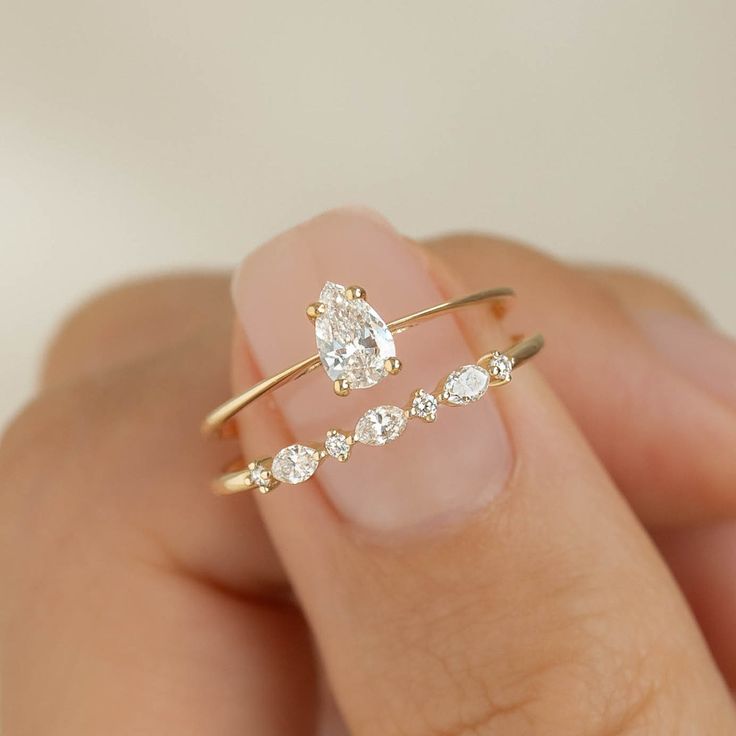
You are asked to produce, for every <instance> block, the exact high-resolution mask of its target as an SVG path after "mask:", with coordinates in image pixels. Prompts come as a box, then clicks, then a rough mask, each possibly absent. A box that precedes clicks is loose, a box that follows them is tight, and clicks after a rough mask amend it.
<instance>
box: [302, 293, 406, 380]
mask: <svg viewBox="0 0 736 736" xmlns="http://www.w3.org/2000/svg"><path fill="white" fill-rule="evenodd" d="M319 301H320V302H321V303H322V304H324V306H325V311H324V313H323V314H321V315H320V316H319V317H317V319H316V320H315V323H314V332H315V336H316V338H317V351H318V352H319V357H320V360H321V361H322V365H323V366H324V369H325V371H326V372H327V375H328V376H329V377H330V378H331V379H332V380H333V381H336V380H338V379H340V378H344V379H345V380H346V381H347V382H348V385H349V386H350V388H369V387H370V386H375V385H376V384H377V383H378V382H379V381H380V380H381V379H382V378H384V377H385V376H386V367H385V362H386V359H387V358H392V357H394V356H395V355H396V349H395V346H394V338H393V335H392V334H391V330H389V328H388V326H387V325H386V323H385V322H384V321H383V319H382V318H381V316H380V315H379V314H378V312H376V310H375V309H373V307H371V305H370V304H368V302H367V301H366V300H365V299H348V298H347V296H346V293H345V287H344V286H342V285H340V284H334V283H332V282H331V281H328V282H327V283H326V284H325V285H324V288H323V289H322V291H321V293H320V295H319Z"/></svg>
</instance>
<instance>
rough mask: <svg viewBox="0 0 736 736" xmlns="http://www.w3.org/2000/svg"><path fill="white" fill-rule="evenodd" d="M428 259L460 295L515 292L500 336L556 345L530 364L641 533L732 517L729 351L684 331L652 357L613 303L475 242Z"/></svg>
mask: <svg viewBox="0 0 736 736" xmlns="http://www.w3.org/2000/svg"><path fill="white" fill-rule="evenodd" d="M432 250H433V252H434V253H435V254H436V255H437V257H439V258H441V259H442V262H443V263H444V264H445V265H446V266H447V267H448V268H451V269H452V270H453V272H454V273H456V274H457V277H458V278H459V279H460V280H461V281H462V283H463V285H464V288H467V289H475V288H479V287H480V285H481V284H483V285H485V284H487V283H488V281H489V279H491V278H492V279H494V280H495V281H498V282H499V283H501V282H503V283H510V284H513V285H514V286H515V287H516V289H517V292H518V294H519V298H518V299H517V301H516V302H515V304H514V309H513V310H512V312H511V313H510V314H509V318H508V324H509V326H510V327H511V328H513V329H515V330H516V329H518V328H519V327H520V326H521V325H524V324H537V325H539V326H540V329H541V330H542V331H543V332H544V333H545V335H546V336H547V337H548V339H549V342H550V343H551V344H553V345H556V346H558V349H556V350H547V351H545V352H544V354H543V355H542V356H540V360H539V361H538V362H539V366H540V369H541V370H542V371H543V373H544V375H545V377H546V378H547V380H548V381H549V382H550V384H551V385H552V387H553V388H554V389H555V391H556V392H557V393H558V395H559V396H560V397H561V398H562V400H563V402H564V403H565V405H566V407H567V408H568V410H569V411H570V412H571V414H572V415H573V416H574V418H575V420H576V421H577V422H578V424H579V425H580V427H581V428H582V430H583V432H584V433H585V435H586V437H587V438H588V440H589V441H590V443H591V444H592V446H593V448H594V449H595V450H596V452H597V454H598V455H599V456H600V457H601V459H602V460H603V461H604V463H605V465H606V467H607V469H608V471H609V472H610V473H611V475H612V476H613V478H614V479H615V481H616V483H617V485H618V486H619V487H620V488H621V489H622V491H623V492H624V493H625V494H626V496H627V498H628V500H629V502H630V503H631V504H632V505H633V507H634V509H635V510H636V512H637V514H638V515H639V516H640V517H641V518H642V520H643V521H644V522H645V523H647V524H649V525H657V526H660V525H669V524H688V523H694V522H697V521H701V522H702V521H707V520H709V519H718V518H724V517H729V516H733V515H734V514H736V493H734V488H736V464H734V462H733V460H732V452H731V450H730V448H732V447H733V446H734V442H736V397H735V398H734V402H728V401H725V400H724V398H723V397H722V396H721V395H719V396H716V395H715V393H714V391H715V389H714V385H715V384H718V382H719V380H720V377H722V375H723V374H724V373H728V372H729V371H730V372H731V374H733V375H736V348H734V347H733V345H731V344H729V343H728V341H727V340H725V338H720V337H718V338H717V337H715V336H714V335H711V334H710V333H708V330H707V328H704V327H702V326H700V325H699V324H698V323H697V322H695V321H693V320H690V321H689V322H688V329H684V328H683V330H682V331H680V332H677V331H675V330H672V329H667V330H664V329H662V330H661V331H660V332H658V338H659V339H664V340H670V341H674V345H675V348H673V349H672V350H671V351H670V352H671V353H676V354H673V355H669V356H668V357H663V350H662V346H661V345H657V346H655V344H654V340H653V339H652V334H651V330H649V331H647V330H644V329H643V328H642V325H641V322H640V321H638V320H637V319H635V318H634V317H632V313H631V311H630V310H628V309H625V308H622V305H621V299H620V297H619V296H618V295H616V294H614V293H613V292H612V291H611V290H610V289H609V288H604V287H603V286H602V285H601V283H600V282H599V281H598V280H595V279H591V278H590V277H589V276H588V275H586V274H584V273H581V272H580V270H578V269H576V268H573V267H569V266H566V265H565V264H563V263H560V262H558V261H555V260H553V259H551V258H549V257H547V256H545V255H543V254H541V253H539V252H537V251H533V250H531V249H528V248H519V247H516V246H514V245H512V244H509V243H505V242H502V241H497V240H493V239H490V238H483V237H479V236H477V237H476V236H467V237H463V236H458V237H451V238H447V239H443V240H441V241H436V242H435V243H433V244H432ZM650 312H651V310H650ZM665 320H666V315H665V318H664V319H663V320H660V321H661V322H664V321H665ZM670 327H671V325H670ZM696 333H697V334H701V333H705V336H702V337H701V338H698V339H696V338H695V337H694V335H695V334H696ZM691 351H692V352H691ZM711 373H712V375H711V376H709V377H707V378H706V377H704V376H705V375H706V374H711ZM706 384H707V388H706ZM722 391H723V393H724V395H725V393H728V389H727V388H726V387H725V386H723V387H722Z"/></svg>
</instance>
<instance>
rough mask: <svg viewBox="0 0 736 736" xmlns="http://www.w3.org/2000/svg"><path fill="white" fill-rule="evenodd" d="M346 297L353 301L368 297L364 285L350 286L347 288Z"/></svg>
mask: <svg viewBox="0 0 736 736" xmlns="http://www.w3.org/2000/svg"><path fill="white" fill-rule="evenodd" d="M345 298H346V299H347V300H348V301H350V302H352V301H355V300H356V299H362V300H363V301H365V300H366V298H367V297H366V294H365V289H364V288H363V287H362V286H348V287H347V289H345Z"/></svg>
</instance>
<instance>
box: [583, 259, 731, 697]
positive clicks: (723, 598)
mask: <svg viewBox="0 0 736 736" xmlns="http://www.w3.org/2000/svg"><path fill="white" fill-rule="evenodd" d="M581 270H582V271H583V272H584V273H586V274H587V275H588V276H590V277H592V278H595V279H597V280H599V281H600V282H601V283H603V284H604V285H605V286H606V288H607V289H609V290H610V291H611V292H613V293H614V294H615V295H616V297H617V298H618V300H619V302H620V304H621V306H622V308H623V309H626V310H627V311H629V312H630V313H631V315H632V317H634V319H637V320H639V321H641V323H642V329H644V330H650V331H651V332H652V335H651V337H652V340H653V341H654V342H655V344H657V341H658V340H659V339H660V334H659V332H658V331H657V330H656V329H654V330H652V328H653V327H658V326H660V325H662V324H665V323H666V324H668V325H677V327H678V328H679V332H680V335H681V336H682V334H683V333H684V334H689V333H693V332H694V333H695V338H694V341H691V342H690V344H688V346H687V349H689V350H697V348H696V345H697V344H698V343H699V342H701V341H702V340H703V339H706V340H707V341H708V342H710V343H716V344H715V346H714V348H715V351H714V350H713V349H711V351H710V354H712V353H713V352H716V353H717V351H719V350H722V349H723V343H724V340H723V339H722V338H721V337H720V336H719V335H718V334H717V333H716V332H715V330H714V329H713V328H712V326H710V325H709V323H708V320H707V317H706V316H705V315H704V314H703V312H702V311H701V310H700V309H699V308H698V307H697V305H695V304H694V303H693V302H692V301H691V300H690V299H689V298H687V296H686V295H684V294H683V293H682V292H681V291H680V290H679V289H676V288H674V287H672V286H670V285H669V284H667V283H664V282H662V281H659V280H657V279H655V278H652V277H648V276H645V275H644V274H639V273H635V272H630V271H626V270H623V269H607V268H600V267H586V268H584V269H581ZM703 336H704V337H703ZM680 339H681V338H680ZM693 342H694V343H695V344H693ZM669 344H671V343H669V342H666V344H665V345H664V346H663V349H664V351H665V352H664V354H665V355H666V356H667V357H668V358H669V357H670V352H669V350H668V345H669ZM683 347H684V345H683ZM709 363H710V364H711V365H712V364H713V361H712V360H711V361H709ZM728 365H729V358H728V357H727V356H726V357H724V359H723V361H722V362H719V366H717V368H718V367H727V366H728ZM704 386H705V388H706V389H710V390H713V393H714V395H715V396H716V397H718V396H720V395H721V391H722V390H723V388H724V387H727V386H728V380H720V379H719V380H717V381H716V382H715V383H713V382H709V381H705V382H704ZM654 538H655V541H656V542H657V545H658V546H659V549H660V551H661V552H662V554H663V555H664V557H665V560H666V561H667V564H668V565H669V567H670V569H671V570H672V571H673V573H674V574H675V577H676V578H677V581H678V583H679V584H680V587H681V589H682V591H683V592H684V593H685V595H686V597H687V599H688V602H689V603H690V607H691V608H692V610H693V612H694V614H695V616H696V618H697V620H698V625H699V626H700V628H701V630H702V631H703V633H704V635H705V637H706V639H707V641H708V644H709V645H710V648H711V651H712V652H713V656H714V657H715V659H716V662H717V663H718V665H719V667H720V669H721V672H722V673H723V675H724V677H725V678H726V681H727V682H728V683H729V684H730V686H731V688H732V689H733V690H736V640H735V639H734V636H733V622H734V621H736V569H735V568H734V564H735V563H736V525H735V524H734V522H731V521H727V522H721V523H716V524H710V525H706V526H696V527H694V528H692V527H686V528H683V529H677V530H671V531H668V532H656V531H655V535H654Z"/></svg>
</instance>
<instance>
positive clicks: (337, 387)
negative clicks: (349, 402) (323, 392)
mask: <svg viewBox="0 0 736 736" xmlns="http://www.w3.org/2000/svg"><path fill="white" fill-rule="evenodd" d="M332 388H333V389H334V391H335V393H336V394H337V395H338V396H347V395H348V394H349V393H350V384H349V383H348V379H347V378H338V379H337V380H336V381H335V382H334V383H333V384H332Z"/></svg>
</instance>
